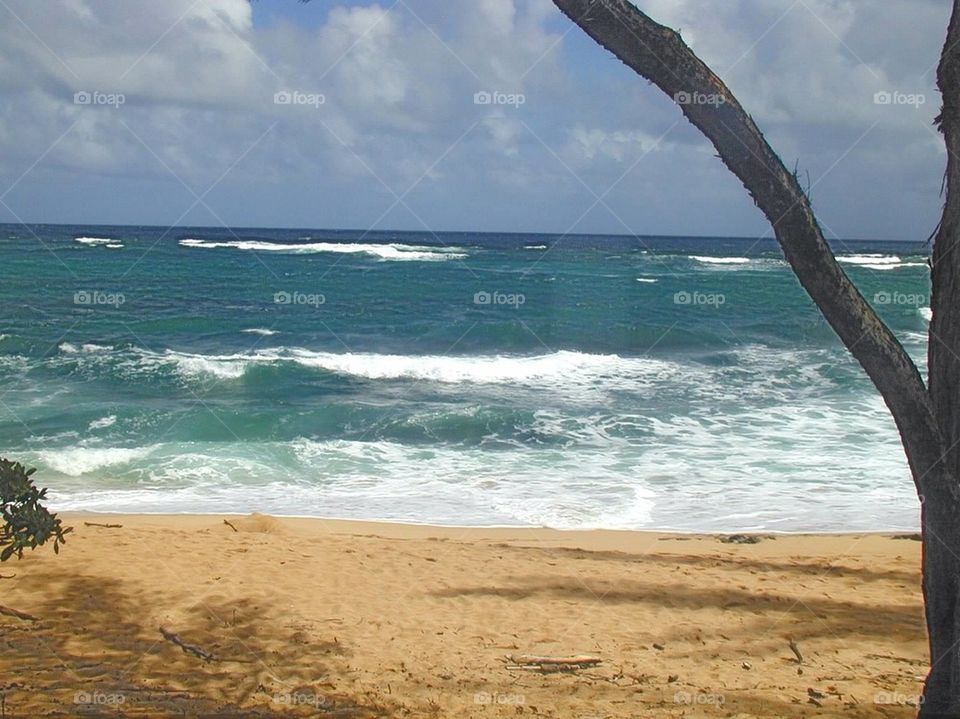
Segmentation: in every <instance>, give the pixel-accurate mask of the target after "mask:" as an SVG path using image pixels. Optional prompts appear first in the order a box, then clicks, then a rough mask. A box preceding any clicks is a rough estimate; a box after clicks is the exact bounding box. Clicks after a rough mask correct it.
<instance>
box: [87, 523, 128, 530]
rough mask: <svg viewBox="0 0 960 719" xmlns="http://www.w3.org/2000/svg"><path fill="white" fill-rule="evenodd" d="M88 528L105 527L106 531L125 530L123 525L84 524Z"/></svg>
mask: <svg viewBox="0 0 960 719" xmlns="http://www.w3.org/2000/svg"><path fill="white" fill-rule="evenodd" d="M84 524H85V525H87V526H88V527H104V528H105V529H123V525H122V524H101V523H100V522H84Z"/></svg>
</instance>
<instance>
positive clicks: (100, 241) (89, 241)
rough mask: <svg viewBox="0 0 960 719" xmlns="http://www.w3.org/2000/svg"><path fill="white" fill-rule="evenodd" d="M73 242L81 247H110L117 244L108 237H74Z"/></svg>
mask: <svg viewBox="0 0 960 719" xmlns="http://www.w3.org/2000/svg"><path fill="white" fill-rule="evenodd" d="M73 241H74V242H79V243H80V244H82V245H112V244H117V241H116V240H114V239H112V238H110V237H74V238H73Z"/></svg>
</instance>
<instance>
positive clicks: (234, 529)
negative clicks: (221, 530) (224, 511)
mask: <svg viewBox="0 0 960 719" xmlns="http://www.w3.org/2000/svg"><path fill="white" fill-rule="evenodd" d="M223 523H224V524H226V525H227V526H228V527H230V529H232V530H233V531H234V532H239V531H240V530H239V529H237V528H236V527H234V526H233V525H232V524H231V523H230V522H228V521H227V520H226V519H224V520H223Z"/></svg>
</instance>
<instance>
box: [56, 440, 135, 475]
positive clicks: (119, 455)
mask: <svg viewBox="0 0 960 719" xmlns="http://www.w3.org/2000/svg"><path fill="white" fill-rule="evenodd" d="M151 450H152V448H151V447H137V448H133V449H123V448H119V447H67V448H65V449H51V450H46V451H43V452H40V453H39V456H40V461H41V462H43V464H45V465H46V466H47V467H49V468H50V469H52V470H53V471H55V472H59V473H60V474H65V475H67V476H68V477H79V476H81V475H83V474H88V473H90V472H94V471H96V470H98V469H106V468H107V467H116V466H120V465H124V464H129V463H130V462H133V461H134V460H137V459H141V458H143V457H146V456H147V455H148V454H150V452H151Z"/></svg>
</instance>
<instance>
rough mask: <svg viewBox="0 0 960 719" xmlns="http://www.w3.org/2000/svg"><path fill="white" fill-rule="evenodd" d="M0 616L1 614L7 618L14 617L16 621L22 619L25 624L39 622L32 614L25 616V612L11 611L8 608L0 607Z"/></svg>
mask: <svg viewBox="0 0 960 719" xmlns="http://www.w3.org/2000/svg"><path fill="white" fill-rule="evenodd" d="M0 614H3V615H4V616H7V617H16V618H17V619H23V620H24V621H26V622H39V621H40V619H39V618H37V617H35V616H33V615H32V614H27V613H26V612H21V611H20V610H19V609H11V608H10V607H4V606H0Z"/></svg>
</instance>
